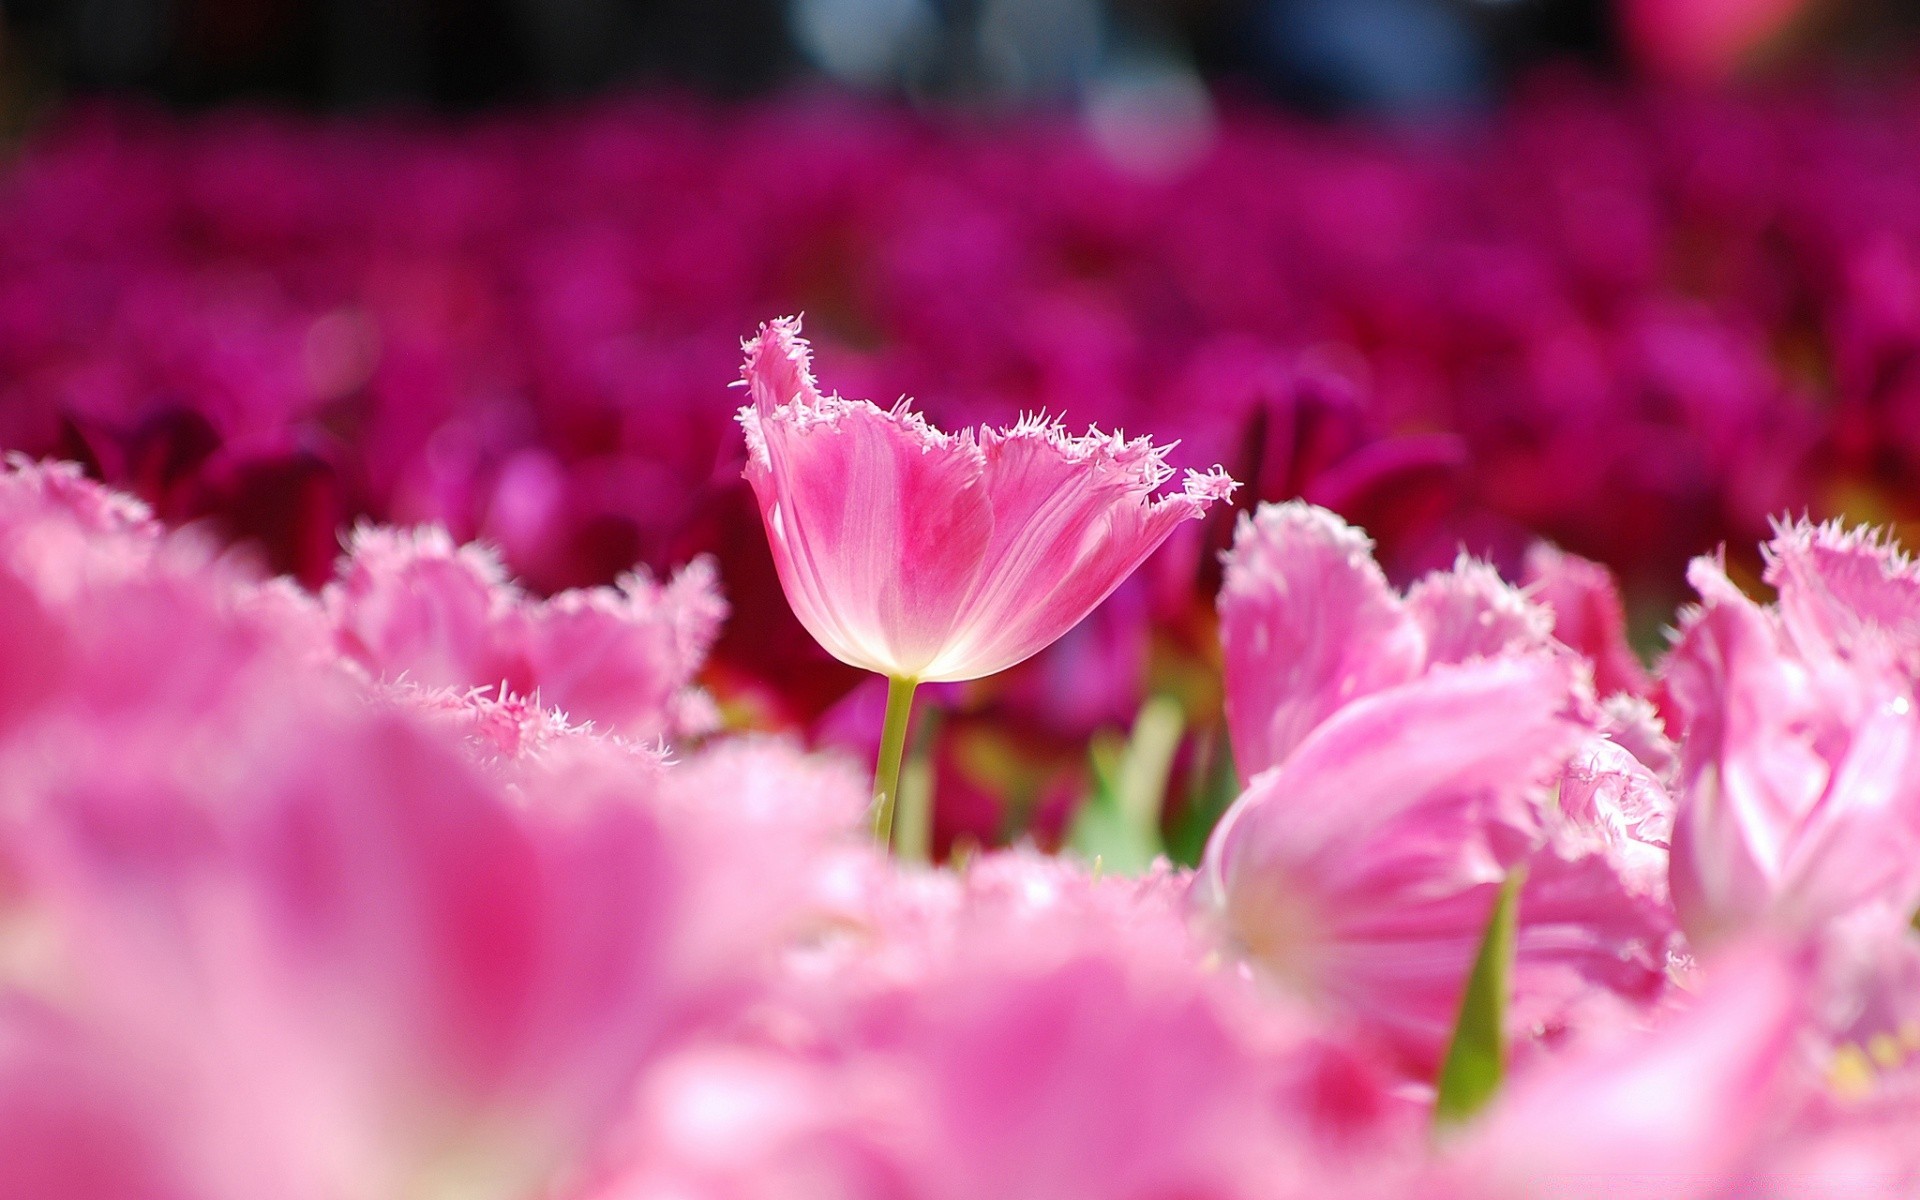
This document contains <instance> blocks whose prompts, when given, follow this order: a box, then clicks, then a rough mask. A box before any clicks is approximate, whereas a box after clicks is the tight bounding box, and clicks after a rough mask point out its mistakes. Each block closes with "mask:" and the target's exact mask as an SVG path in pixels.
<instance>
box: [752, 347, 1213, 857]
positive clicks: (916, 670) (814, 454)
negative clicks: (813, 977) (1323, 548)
mask: <svg viewBox="0 0 1920 1200" xmlns="http://www.w3.org/2000/svg"><path fill="white" fill-rule="evenodd" d="M746 354H747V362H746V367H745V369H744V371H743V373H742V374H743V377H744V380H745V383H746V386H747V388H748V390H749V391H750V392H751V394H752V397H753V403H752V404H750V405H747V406H746V407H744V408H742V409H741V410H740V424H741V425H742V426H743V427H744V428H745V430H746V436H747V449H748V459H747V470H746V474H747V479H748V481H749V482H750V483H751V484H752V485H753V490H754V495H755V496H756V497H758V499H759V501H760V515H761V518H762V520H763V521H764V522H765V524H766V529H767V541H768V542H769V544H770V545H771V546H772V548H773V559H774V563H775V565H776V566H777V568H778V569H779V572H780V582H781V585H782V586H783V587H784V588H785V590H786V593H787V600H788V603H790V604H791V605H792V606H793V611H794V613H795V615H796V616H798V617H799V618H800V623H801V624H803V625H805V626H806V627H807V631H808V632H809V633H811V634H812V635H813V636H814V638H815V640H817V641H818V642H819V643H820V644H821V645H822V646H823V647H825V648H826V650H827V651H828V653H830V654H832V655H833V656H834V657H836V658H838V659H840V660H841V661H842V662H846V663H850V664H852V665H853V666H856V667H862V668H864V669H866V670H869V671H873V672H876V673H878V674H881V675H885V676H887V677H888V678H889V679H890V680H892V681H893V683H894V687H893V689H892V694H891V695H890V697H889V702H888V710H889V716H888V728H889V737H891V735H892V726H893V725H894V724H895V710H896V709H897V710H898V724H899V726H900V729H899V734H900V736H901V737H902V738H904V735H905V718H906V711H907V706H908V705H910V704H911V701H912V689H913V688H914V686H916V685H918V684H920V683H930V682H941V681H952V680H961V679H978V678H980V677H981V676H983V675H991V674H993V673H995V672H997V671H1003V670H1005V669H1006V668H1008V667H1011V666H1013V665H1014V664H1015V663H1018V662H1021V661H1023V660H1025V659H1027V658H1029V657H1031V656H1032V655H1034V654H1036V653H1038V652H1039V651H1040V650H1042V649H1044V648H1046V646H1047V645H1049V644H1050V643H1052V642H1053V641H1054V639H1056V638H1058V637H1059V636H1060V635H1061V634H1063V633H1065V632H1066V631H1067V630H1069V629H1071V628H1073V626H1075V625H1076V624H1078V623H1079V622H1080V619H1081V618H1082V617H1085V616H1086V615H1087V614H1088V613H1089V612H1091V611H1092V610H1093V608H1094V606H1095V605H1097V604H1099V603H1100V602H1101V601H1102V600H1104V599H1106V597H1107V595H1108V593H1110V592H1112V591H1113V589H1114V588H1116V587H1118V586H1120V583H1121V581H1122V580H1124V579H1125V578H1126V577H1127V576H1128V574H1130V573H1131V572H1132V571H1133V569H1134V568H1135V567H1137V566H1139V565H1140V563H1141V562H1142V561H1143V560H1145V558H1146V557H1147V555H1149V554H1151V553H1153V551H1154V550H1155V549H1156V548H1157V547H1158V546H1159V545H1160V543H1161V542H1163V541H1165V540H1166V538H1167V535H1168V534H1170V533H1172V532H1173V530H1174V529H1175V527H1177V526H1178V525H1179V524H1180V522H1182V521H1186V520H1190V519H1193V518H1196V517H1199V516H1201V515H1202V514H1204V513H1205V512H1206V510H1207V506H1208V505H1209V504H1210V503H1212V502H1213V501H1215V500H1220V499H1223V498H1225V497H1226V496H1228V495H1229V494H1231V493H1232V491H1233V489H1234V487H1235V486H1236V485H1235V484H1234V482H1233V480H1232V479H1230V478H1228V477H1227V475H1226V474H1225V473H1224V472H1222V471H1221V470H1219V469H1218V468H1215V469H1214V470H1213V471H1212V472H1210V473H1207V474H1201V473H1199V472H1192V471H1190V472H1188V474H1187V481H1186V486H1185V488H1184V489H1183V490H1181V491H1180V492H1177V493H1174V494H1172V495H1168V496H1164V497H1160V498H1157V499H1156V498H1155V497H1154V492H1155V491H1156V490H1157V489H1158V488H1159V487H1160V485H1161V484H1163V483H1165V482H1166V481H1167V478H1168V476H1169V475H1170V474H1171V470H1170V468H1168V467H1167V466H1166V464H1165V463H1164V462H1163V461H1162V460H1163V458H1164V456H1165V450H1164V449H1162V448H1160V447H1156V446H1155V445H1153V443H1152V442H1151V441H1149V440H1147V439H1145V438H1136V439H1134V440H1132V441H1128V440H1126V439H1124V438H1122V437H1120V436H1119V435H1117V434H1112V435H1109V434H1102V433H1098V432H1094V431H1090V432H1088V433H1087V434H1086V435H1085V436H1084V437H1073V436H1070V435H1068V434H1067V433H1066V432H1065V430H1064V429H1062V428H1061V427H1060V426H1059V425H1057V424H1052V423H1049V422H1047V421H1044V420H1042V419H1039V418H1027V419H1023V420H1021V421H1020V422H1018V423H1017V424H1015V425H1013V426H1011V427H1009V428H1005V429H998V430H996V429H990V428H987V427H985V426H983V427H981V428H980V429H979V430H978V431H973V430H968V431H965V432H962V433H959V434H949V433H943V432H941V431H940V430H938V429H935V428H934V427H933V426H932V425H930V424H928V423H927V421H926V420H925V418H923V417H921V416H920V415H919V414H918V413H914V412H911V411H909V410H908V408H907V407H906V405H905V403H904V402H903V403H902V404H899V405H896V406H895V407H894V408H892V409H890V410H889V409H883V408H880V407H879V406H877V405H875V404H873V403H871V402H869V401H865V400H843V399H841V398H840V397H838V396H822V395H821V394H820V393H819V391H818V390H816V389H815V387H814V382H813V374H812V370H811V361H810V360H811V356H810V354H809V351H808V348H807V344H806V342H805V341H803V340H801V338H800V325H799V322H798V321H797V320H784V321H775V322H772V323H771V324H769V325H766V326H763V327H762V329H761V331H760V336H759V337H758V338H756V339H754V340H753V341H752V342H750V343H748V344H747V346H746ZM890 753H891V754H893V755H895V756H896V757H897V754H898V750H897V748H895V747H892V746H891V745H890V744H889V742H888V741H887V740H886V739H883V743H882V747H881V757H882V767H881V770H880V771H879V772H878V774H879V776H880V777H881V778H880V779H879V780H877V781H876V783H877V785H880V784H884V785H885V786H877V787H876V798H879V797H880V796H882V795H891V793H892V787H891V785H890V783H888V782H887V780H886V778H885V777H886V776H887V775H888V774H889V771H888V769H887V767H886V765H885V764H886V760H887V758H888V756H889V754H890ZM889 820H890V818H889V816H888V814H887V813H886V812H885V806H884V804H883V805H882V811H881V816H880V824H885V823H886V822H887V821H889ZM877 827H878V826H877Z"/></svg>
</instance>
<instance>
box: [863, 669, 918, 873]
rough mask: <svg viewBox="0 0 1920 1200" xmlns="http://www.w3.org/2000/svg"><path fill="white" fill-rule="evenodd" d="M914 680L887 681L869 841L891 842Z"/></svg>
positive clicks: (874, 771)
mask: <svg viewBox="0 0 1920 1200" xmlns="http://www.w3.org/2000/svg"><path fill="white" fill-rule="evenodd" d="M919 686H920V681H919V680H918V679H888V680H887V720H886V724H885V725H883V726H881V729H880V761H879V762H877V763H876V764H874V768H873V840H874V841H876V842H878V843H880V845H881V847H882V848H885V847H887V846H889V845H891V844H892V842H893V804H894V797H896V796H897V795H899V792H900V756H901V755H902V754H903V753H905V751H906V748H907V717H908V716H909V715H910V714H911V713H912V712H913V689H915V688H917V687H919Z"/></svg>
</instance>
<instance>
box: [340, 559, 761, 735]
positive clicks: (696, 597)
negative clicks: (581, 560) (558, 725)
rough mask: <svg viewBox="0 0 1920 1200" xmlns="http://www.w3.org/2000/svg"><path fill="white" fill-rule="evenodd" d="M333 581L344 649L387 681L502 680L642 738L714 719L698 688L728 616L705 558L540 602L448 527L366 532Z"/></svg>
mask: <svg viewBox="0 0 1920 1200" xmlns="http://www.w3.org/2000/svg"><path fill="white" fill-rule="evenodd" d="M338 576H339V577H338V578H337V579H336V580H335V581H334V582H332V583H330V584H328V585H327V587H326V590H325V591H324V592H323V593H322V603H323V604H324V606H325V608H326V611H327V614H328V616H329V618H330V619H331V620H332V621H333V623H334V625H335V627H336V628H337V629H338V631H339V642H340V648H341V651H342V652H343V653H344V654H345V655H346V656H347V657H349V658H351V659H353V660H354V661H356V662H359V663H361V664H362V665H364V666H365V667H366V668H367V669H368V670H369V671H371V672H373V673H374V674H375V675H377V676H380V677H382V678H386V679H400V678H405V679H408V680H411V681H412V682H414V683H417V684H420V685H422V686H425V687H429V688H437V687H450V688H462V689H464V688H473V687H486V688H491V687H496V686H503V687H505V688H506V689H508V690H509V691H511V692H513V693H516V694H518V695H522V696H536V695H537V696H538V697H539V699H540V701H541V703H543V704H546V705H550V706H552V707H554V708H557V709H560V710H561V711H563V712H565V713H566V714H567V716H568V717H569V718H570V719H572V720H574V721H577V722H592V723H594V724H597V725H599V726H601V727H603V728H606V729H609V730H612V731H615V732H618V733H620V734H622V735H624V736H626V737H628V738H632V739H634V740H638V741H644V740H646V739H649V738H662V737H669V736H674V735H680V734H694V733H703V732H706V731H707V730H708V729H709V728H711V727H712V725H713V724H714V722H715V718H714V715H713V713H712V708H711V703H710V702H709V701H708V700H707V699H706V697H705V696H704V694H702V693H701V692H700V691H699V690H698V689H696V688H694V687H693V686H692V677H693V674H694V672H695V671H697V670H698V669H699V667H700V665H701V663H702V662H703V661H705V659H706V654H707V649H708V648H709V647H710V646H711V645H712V644H713V639H714V637H715V636H716V635H717V633H718V632H719V627H720V622H721V620H722V618H723V617H724V616H725V613H726V605H725V604H724V603H723V602H722V601H721V599H720V596H719V593H718V589H717V587H716V585H715V581H714V572H713V566H712V564H711V563H710V562H708V561H707V560H704V559H696V560H695V561H694V562H693V563H692V564H690V565H689V566H687V567H686V568H685V569H683V570H682V571H681V572H680V573H679V574H678V575H676V576H674V578H673V579H672V580H671V581H669V582H668V583H665V584H658V583H655V582H654V581H653V580H652V579H651V578H649V577H648V576H647V575H646V574H645V572H644V571H641V572H634V573H630V574H628V575H625V576H623V577H622V578H621V579H620V580H619V582H618V583H617V584H616V585H615V586H613V587H596V588H587V589H583V590H579V591H567V592H561V593H559V594H557V595H555V596H552V597H550V598H547V599H544V600H542V599H536V598H534V597H531V596H529V595H527V594H526V593H525V592H523V591H521V590H520V589H519V588H518V587H515V586H514V585H513V584H512V583H510V582H509V581H508V580H507V578H506V570H505V568H504V567H503V566H502V565H501V563H500V560H499V559H498V558H497V557H496V556H494V555H493V554H492V553H490V552H488V551H487V550H485V549H484V548H482V547H479V546H474V545H467V546H461V547H458V548H456V547H455V546H454V545H453V542H452V540H451V539H450V538H448V537H447V535H446V534H445V532H443V531H441V530H437V529H432V528H428V529H421V530H416V531H413V532H411V533H408V532H402V531H395V530H385V529H374V528H370V527H362V528H360V529H358V530H356V531H355V532H354V534H353V537H352V538H351V540H350V541H349V542H348V546H347V556H346V558H345V559H344V560H342V562H341V564H340V566H339V568H338Z"/></svg>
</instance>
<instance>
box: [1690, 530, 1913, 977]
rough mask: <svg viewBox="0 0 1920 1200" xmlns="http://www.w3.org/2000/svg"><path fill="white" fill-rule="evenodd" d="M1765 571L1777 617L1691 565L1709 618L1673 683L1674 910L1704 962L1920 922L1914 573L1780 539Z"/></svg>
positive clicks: (1893, 560)
mask: <svg viewBox="0 0 1920 1200" xmlns="http://www.w3.org/2000/svg"><path fill="white" fill-rule="evenodd" d="M1770 555H1771V557H1772V561H1773V565H1772V568H1771V569H1770V571H1769V578H1770V580H1771V581H1772V582H1774V584H1775V585H1776V586H1777V587H1778V588H1779V589H1780V604H1779V607H1778V609H1773V608H1763V607H1762V606H1760V605H1757V604H1755V603H1754V602H1753V601H1751V600H1749V599H1747V598H1746V597H1745V596H1744V595H1742V594H1741V593H1740V591H1739V590H1738V589H1737V588H1735V587H1734V586H1733V585H1732V583H1730V582H1729V581H1728V579H1727V577H1726V575H1725V574H1724V572H1723V571H1722V569H1721V568H1720V566H1719V564H1718V563H1716V562H1715V561H1714V560H1712V559H1700V560H1698V561H1696V562H1695V563H1694V565H1693V569H1692V570H1691V571H1690V572H1689V575H1688V578H1689V579H1690V580H1691V581H1692V582H1693V584H1694V587H1695V588H1696V589H1697V590H1698V591H1699V592H1700V594H1701V596H1702V597H1703V604H1702V606H1701V607H1700V608H1699V609H1697V610H1696V611H1694V612H1693V613H1691V614H1690V615H1689V616H1688V617H1687V618H1686V619H1685V621H1684V623H1683V630H1682V633H1681V636H1680V639H1679V641H1678V642H1677V643H1676V645H1675V646H1674V649H1673V652H1672V654H1671V655H1670V656H1669V657H1668V659H1667V662H1666V663H1665V664H1664V667H1663V671H1662V675H1663V681H1662V682H1663V686H1664V687H1665V689H1666V693H1667V696H1668V697H1669V699H1670V702H1671V704H1672V707H1673V708H1674V710H1675V711H1676V713H1677V714H1678V716H1679V719H1680V722H1681V729H1682V732H1683V735H1684V736H1683V737H1682V739H1681V784H1682V788H1683V792H1682V797H1681V802H1680V806H1679V811H1678V815H1677V819H1676V823H1675V827H1674V834H1673V859H1672V876H1671V878H1672V887H1673V898H1674V903H1675V906H1676V908H1677V909H1678V912H1679V915H1680V919H1681V921H1682V923H1683V925H1684V927H1685V928H1686V930H1687V933H1688V936H1689V937H1690V938H1691V939H1693V941H1694V942H1695V943H1696V944H1700V945H1707V944H1711V943H1714V942H1718V941H1721V940H1724V939H1726V938H1727V937H1729V936H1731V935H1734V934H1737V933H1739V932H1741V931H1743V930H1747V929H1751V928H1753V927H1755V926H1770V927H1775V928H1784V929H1786V930H1791V931H1801V932H1806V931H1811V930H1813V929H1816V928H1818V927H1819V926H1820V925H1821V924H1822V923H1824V922H1826V921H1828V920H1831V919H1833V918H1835V917H1838V916H1841V915H1843V914H1846V913H1849V912H1853V911H1856V910H1859V909H1861V908H1863V906H1865V907H1878V908H1884V909H1885V910H1886V914H1887V918H1888V919H1889V920H1892V921H1894V922H1896V923H1904V921H1905V920H1906V919H1907V917H1909V916H1910V915H1911V914H1912V912H1913V909H1914V906H1915V905H1916V904H1920V713H1916V705H1915V699H1916V698H1915V694H1914V687H1913V682H1912V677H1911V676H1910V675H1909V674H1908V669H1907V667H1906V666H1905V665H1904V664H1903V661H1902V659H1903V658H1905V659H1907V660H1909V661H1910V660H1911V656H1912V653H1913V652H1912V646H1911V639H1910V638H1909V637H1905V636H1903V632H1904V631H1903V629H1902V624H1903V622H1905V621H1910V620H1911V612H1912V609H1911V606H1910V605H1909V606H1908V607H1907V608H1906V609H1905V612H1906V614H1907V615H1904V616H1903V615H1902V603H1903V599H1904V598H1905V597H1910V595H1911V590H1910V584H1908V583H1906V582H1904V581H1903V576H1904V574H1905V573H1907V571H1908V569H1907V568H1906V567H1905V565H1904V562H1903V561H1902V560H1900V559H1898V558H1897V557H1896V556H1895V554H1894V552H1893V551H1892V549H1891V548H1889V547H1885V546H1882V545H1881V544H1879V543H1878V542H1877V541H1876V540H1873V539H1868V538H1861V537H1854V536H1851V535H1844V534H1842V533H1841V532H1840V531H1839V530H1838V529H1837V528H1833V527H1828V528H1825V529H1821V530H1812V529H1808V528H1805V527H1794V528H1790V529H1786V530H1783V531H1782V533H1781V535H1780V536H1779V537H1777V538H1776V539H1775V540H1774V542H1773V544H1772V546H1771V548H1770Z"/></svg>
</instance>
